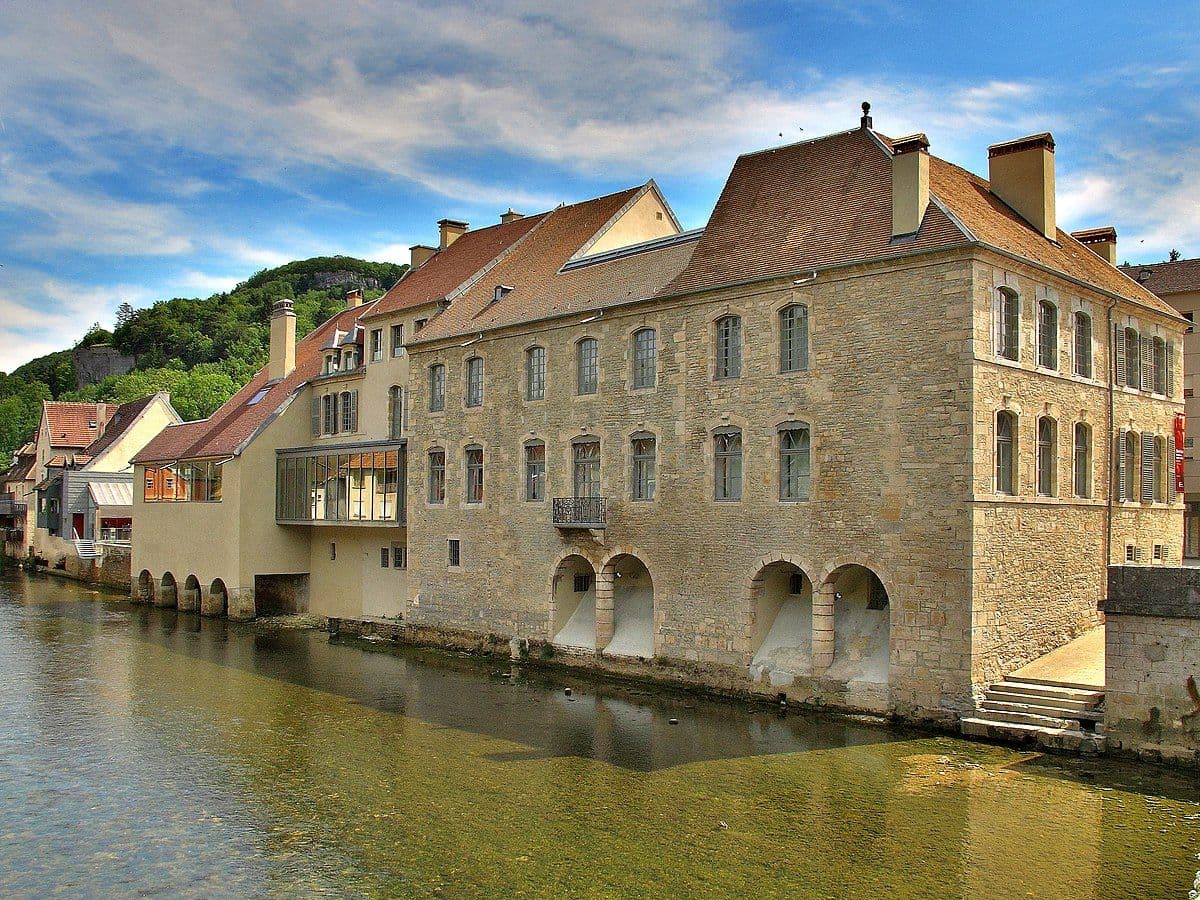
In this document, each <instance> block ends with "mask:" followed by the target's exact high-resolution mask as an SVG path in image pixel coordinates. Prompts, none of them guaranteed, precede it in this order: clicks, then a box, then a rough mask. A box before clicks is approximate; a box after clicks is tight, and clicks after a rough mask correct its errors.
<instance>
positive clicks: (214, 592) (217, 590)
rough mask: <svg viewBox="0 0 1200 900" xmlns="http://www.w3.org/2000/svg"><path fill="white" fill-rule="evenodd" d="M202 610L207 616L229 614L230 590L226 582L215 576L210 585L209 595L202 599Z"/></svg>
mask: <svg viewBox="0 0 1200 900" xmlns="http://www.w3.org/2000/svg"><path fill="white" fill-rule="evenodd" d="M200 611H201V612H202V613H203V614H204V615H206V616H225V615H228V614H229V591H227V590H226V589H225V582H224V581H222V580H221V579H220V578H214V579H213V582H212V584H210V585H209V586H208V597H207V598H205V599H202V601H201V607H200Z"/></svg>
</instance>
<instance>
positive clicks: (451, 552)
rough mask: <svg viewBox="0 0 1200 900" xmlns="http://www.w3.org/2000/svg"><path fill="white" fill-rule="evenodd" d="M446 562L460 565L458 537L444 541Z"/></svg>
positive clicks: (460, 551) (460, 546)
mask: <svg viewBox="0 0 1200 900" xmlns="http://www.w3.org/2000/svg"><path fill="white" fill-rule="evenodd" d="M446 562H447V563H449V564H450V565H452V566H460V565H462V545H461V543H460V542H459V540H458V538H449V539H448V540H447V541H446Z"/></svg>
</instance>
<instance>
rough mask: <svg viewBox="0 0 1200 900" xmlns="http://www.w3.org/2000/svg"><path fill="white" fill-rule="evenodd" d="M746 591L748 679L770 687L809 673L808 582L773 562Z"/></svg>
mask: <svg viewBox="0 0 1200 900" xmlns="http://www.w3.org/2000/svg"><path fill="white" fill-rule="evenodd" d="M752 585H753V587H752V589H751V592H750V615H751V626H752V629H751V644H750V649H751V650H752V651H753V653H754V656H753V658H752V659H751V661H750V677H751V679H753V680H754V681H756V682H757V681H762V680H763V679H767V680H768V681H769V682H770V683H771V684H772V685H773V686H776V687H782V686H784V685H788V684H791V683H792V681H793V680H795V678H796V676H797V675H811V674H812V624H813V622H812V620H813V607H812V599H813V597H812V592H813V587H812V581H811V580H810V579H809V578H808V576H807V575H805V574H804V572H803V571H802V570H801V569H800V567H799V566H796V565H794V564H792V563H790V562H782V561H781V562H773V563H771V564H770V565H767V566H764V567H763V568H762V569H760V570H759V572H758V574H757V575H755V576H754V580H753V582H752Z"/></svg>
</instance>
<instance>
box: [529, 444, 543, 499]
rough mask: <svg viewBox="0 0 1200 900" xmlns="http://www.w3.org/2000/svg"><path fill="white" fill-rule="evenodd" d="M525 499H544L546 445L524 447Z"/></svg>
mask: <svg viewBox="0 0 1200 900" xmlns="http://www.w3.org/2000/svg"><path fill="white" fill-rule="evenodd" d="M525 499H526V500H545V499H546V445H545V444H540V443H539V444H526V445H525Z"/></svg>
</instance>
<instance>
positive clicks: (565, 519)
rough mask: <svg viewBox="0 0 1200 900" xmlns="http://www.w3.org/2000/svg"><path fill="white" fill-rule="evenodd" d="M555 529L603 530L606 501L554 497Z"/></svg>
mask: <svg viewBox="0 0 1200 900" xmlns="http://www.w3.org/2000/svg"><path fill="white" fill-rule="evenodd" d="M553 515H554V526H555V527H556V528H603V527H604V526H605V525H606V524H607V523H608V500H607V499H606V498H604V497H555V498H554V505H553Z"/></svg>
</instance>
